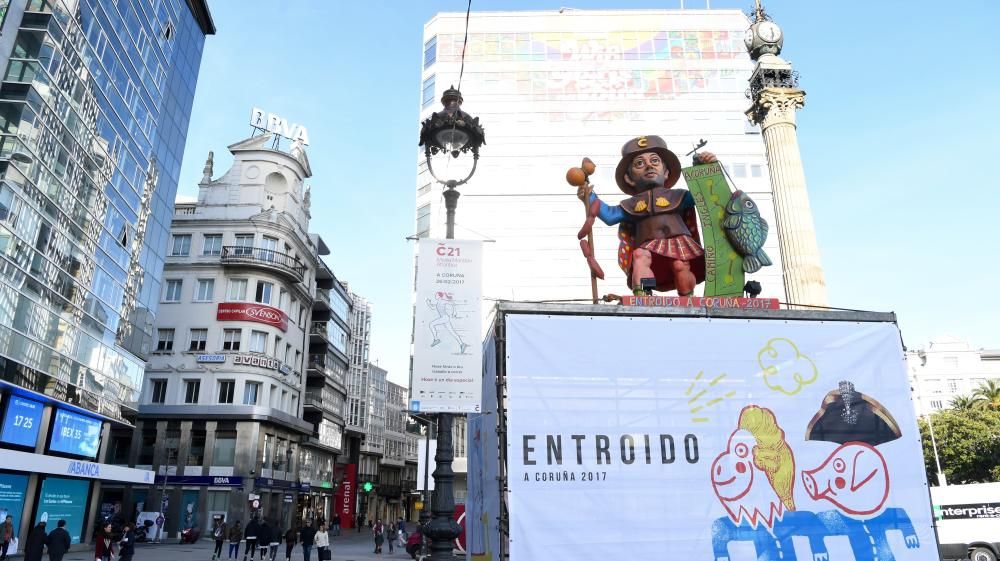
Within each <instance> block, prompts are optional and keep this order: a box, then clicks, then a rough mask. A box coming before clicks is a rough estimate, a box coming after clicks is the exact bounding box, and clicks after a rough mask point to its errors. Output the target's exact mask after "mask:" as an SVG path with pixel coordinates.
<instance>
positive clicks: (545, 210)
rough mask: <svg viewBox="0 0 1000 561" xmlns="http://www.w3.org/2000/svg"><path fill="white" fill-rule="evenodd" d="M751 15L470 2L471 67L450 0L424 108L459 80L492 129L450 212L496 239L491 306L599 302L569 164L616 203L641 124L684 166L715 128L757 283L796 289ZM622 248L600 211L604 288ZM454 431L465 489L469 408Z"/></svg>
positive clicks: (437, 204) (449, 164) (421, 222)
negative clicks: (744, 213) (765, 233)
mask: <svg viewBox="0 0 1000 561" xmlns="http://www.w3.org/2000/svg"><path fill="white" fill-rule="evenodd" d="M749 26H750V21H749V19H748V18H747V16H746V15H744V14H743V13H742V12H740V11H739V10H576V9H568V8H567V9H563V10H559V11H525V12H480V13H472V15H471V20H470V23H469V33H468V42H467V44H465V46H464V52H465V58H464V69H463V62H462V53H463V42H464V41H465V31H466V14H464V13H441V14H438V15H436V16H435V17H433V18H432V19H431V20H430V21H428V22H427V23H426V24H425V26H424V45H423V49H424V52H423V57H422V74H421V80H422V82H421V84H420V89H419V102H420V120H421V121H422V120H424V119H426V118H428V117H429V116H430V115H431V113H433V112H435V111H439V110H440V109H441V102H440V99H441V96H442V94H443V93H444V91H445V90H446V89H448V88H449V87H451V86H454V87H457V88H460V90H461V92H462V95H463V97H464V104H463V106H462V109H463V110H464V111H466V112H468V113H470V114H472V115H475V116H476V117H478V118H479V120H480V123H481V124H482V125H483V127H484V128H485V131H486V145H485V146H484V147H483V148H482V149H481V152H480V153H481V157H480V158H479V160H478V167H477V169H476V173H475V175H474V176H473V177H472V179H471V181H469V182H468V183H467V184H465V185H462V186H461V187H460V188H459V190H460V192H461V198H460V199H459V203H458V208H457V212H456V217H455V235H456V237H458V238H463V239H480V240H485V241H488V242H490V243H486V244H484V246H483V256H484V262H483V279H484V280H483V295H484V297H485V300H484V304H483V305H484V307H485V308H484V312H485V313H484V314H483V318H488V317H490V314H489V310H488V308H489V307H490V306H491V305H492V304H491V303H492V302H493V301H495V300H496V299H506V300H529V301H536V300H561V301H565V300H568V299H579V300H580V301H581V302H589V301H590V298H591V287H590V282H591V281H590V271H589V269H588V267H587V264H586V260H585V259H584V257H583V256H582V255H581V253H580V245H579V242H578V240H577V237H576V234H577V231H578V230H579V229H580V226H581V225H582V224H583V222H584V219H585V211H584V207H583V205H582V204H581V203H580V201H579V200H578V199H577V198H576V188H575V187H572V186H570V185H568V184H567V182H566V179H565V178H566V171H567V170H568V169H569V168H571V167H574V166H579V165H581V159H582V158H584V157H589V158H590V159H592V160H593V161H594V162H595V163H596V165H597V170H596V173H595V174H594V175H593V176H591V179H590V180H591V183H592V184H593V186H594V189H595V192H596V193H597V194H598V196H600V198H601V199H602V200H603V201H605V202H606V203H608V204H611V205H613V204H616V203H617V202H618V201H620V200H621V199H623V198H625V194H623V193H622V192H621V191H620V190H619V189H618V187H617V185H616V184H615V179H614V170H615V167H616V166H617V165H618V162H619V160H620V159H621V148H622V145H623V144H625V142H626V141H628V140H629V139H631V138H635V137H637V136H641V135H658V136H661V137H662V138H664V140H665V141H666V143H667V146H668V147H669V148H670V149H671V150H672V151H673V152H675V153H676V154H677V155H678V156H679V157H680V159H681V163H682V165H683V166H685V167H686V166H689V165H691V157H690V156H685V154H686V153H687V152H689V151H690V150H692V148H693V147H694V145H695V144H696V143H698V142H699V140H700V139H705V140H707V141H708V144H707V146H705V148H704V149H705V150H708V151H711V152H713V153H715V154H716V155H717V156H718V158H719V160H720V161H721V162H722V164H723V165H724V167H725V168H726V170H727V172H728V174H729V177H730V178H731V182H732V183H733V185H731V187H732V188H733V189H734V190H735V189H742V190H743V191H745V192H747V193H748V194H749V195H750V196H751V197H752V198H753V199H754V201H756V202H757V203H758V205H759V207H760V212H761V216H762V217H763V218H764V219H765V220H766V221H768V223H769V224H770V225H771V232H772V235H771V236H770V237H769V238H768V240H767V243H766V244H765V245H764V249H765V251H766V252H767V254H768V255H769V256H771V259H772V261H773V262H774V264H773V266H771V267H766V268H764V269H762V270H761V271H760V272H758V273H755V274H753V275H748V279H752V280H757V281H759V282H760V283H761V285H762V288H763V292H762V293H761V296H763V297H772V298H779V299H781V300H782V301H784V300H786V298H785V289H784V284H783V273H782V259H781V254H780V251H779V249H778V241H777V235H776V234H775V233H774V232H775V231H776V230H777V228H776V223H775V217H774V203H773V200H774V199H773V195H772V190H771V183H770V179H769V175H768V166H767V158H766V154H765V146H764V143H763V142H762V140H761V134H760V130H759V128H758V127H756V126H753V125H751V124H750V123H749V121H748V119H747V117H746V115H745V111H746V110H747V109H748V108H749V106H750V101H749V100H748V99H747V97H746V91H747V81H748V79H749V78H750V75H751V72H752V71H753V62H752V61H751V60H750V57H749V55H748V54H747V51H746V47H745V46H744V43H743V40H744V35H745V32H746V30H747V28H749ZM439 158H441V159H439V160H438V159H436V160H434V171H435V173H437V175H438V177H439V178H441V179H455V178H457V179H461V178H463V177H465V175H466V173H467V172H468V169H469V167H468V166H470V165H471V161H465V160H466V159H465V158H457V159H454V158H450V157H448V156H447V155H445V156H440V157H439ZM467 159H468V160H471V158H467ZM417 161H418V164H417V181H416V213H415V229H414V232H415V235H416V236H418V237H435V238H443V237H444V236H445V217H446V214H445V205H444V198H443V197H442V185H440V184H439V183H437V182H436V181H435V180H434V178H433V177H432V176H431V174H430V171H429V170H428V168H427V165H426V163H425V161H424V154H423V151H422V150H418V155H417ZM679 186H681V187H683V181H682V182H680V184H679ZM618 248H619V239H618V228H617V227H609V226H604V225H603V224H601V223H600V222H598V224H597V225H596V226H595V227H594V249H595V255H596V258H597V261H598V262H599V263H600V264H601V265H602V267H603V269H604V271H605V273H606V276H605V279H604V280H598V281H597V284H598V294H599V295H604V294H608V293H613V294H628V293H630V288H629V287H628V286H627V285H626V280H625V274H624V273H623V272H622V271H621V270H620V269H619V268H618V265H617V264H618ZM699 293H700V290H699ZM484 328H485V326H484ZM412 374H414V373H411V376H412ZM454 431H455V432H454V436H453V438H454V442H455V443H456V454H455V462H454V469H455V472H456V487H455V496H456V500H457V501H458V502H464V498H465V493H466V488H465V475H466V474H465V470H466V462H467V458H466V456H465V453H464V450H465V438H466V425H465V421H464V418H459V419H457V420H456V422H455V429H454Z"/></svg>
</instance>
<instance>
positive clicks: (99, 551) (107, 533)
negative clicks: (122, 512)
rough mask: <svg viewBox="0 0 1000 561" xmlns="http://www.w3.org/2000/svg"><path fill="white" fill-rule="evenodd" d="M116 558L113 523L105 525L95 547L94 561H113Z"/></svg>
mask: <svg viewBox="0 0 1000 561" xmlns="http://www.w3.org/2000/svg"><path fill="white" fill-rule="evenodd" d="M114 556H115V530H114V526H113V525H112V524H111V522H108V523H106V524H105V525H104V528H102V529H101V531H100V533H99V534H98V536H97V541H96V544H95V546H94V561H111V558H113V557H114Z"/></svg>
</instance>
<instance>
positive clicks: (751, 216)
mask: <svg viewBox="0 0 1000 561" xmlns="http://www.w3.org/2000/svg"><path fill="white" fill-rule="evenodd" d="M722 228H723V230H725V232H726V238H728V239H729V243H731V244H733V247H734V248H736V251H738V252H740V255H742V256H743V270H744V271H745V272H747V273H756V272H757V271H759V270H760V268H761V267H767V266H768V265H771V258H770V257H768V256H767V254H766V253H764V249H763V247H764V240H766V239H767V222H765V221H764V219H763V218H761V217H760V210H759V209H758V208H757V203H755V202H753V199H751V198H750V197H749V196H748V195H747V194H746V193H744V192H743V191H741V190H739V189H737V190H736V192H735V193H733V196H732V197H731V198H730V199H729V202H728V203H726V218H725V219H724V220H723V221H722Z"/></svg>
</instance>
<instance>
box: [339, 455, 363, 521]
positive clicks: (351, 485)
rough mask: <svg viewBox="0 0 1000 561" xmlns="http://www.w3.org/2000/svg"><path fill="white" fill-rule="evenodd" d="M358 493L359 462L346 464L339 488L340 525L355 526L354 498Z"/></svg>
mask: <svg viewBox="0 0 1000 561" xmlns="http://www.w3.org/2000/svg"><path fill="white" fill-rule="evenodd" d="M357 493H358V464H347V465H346V466H344V476H343V479H341V480H340V487H338V488H337V498H336V501H337V504H336V505H335V509H336V510H335V514H336V516H339V517H340V527H341V528H343V529H345V530H349V529H351V528H353V527H354V498H355V496H357Z"/></svg>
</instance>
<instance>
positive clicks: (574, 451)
mask: <svg viewBox="0 0 1000 561" xmlns="http://www.w3.org/2000/svg"><path fill="white" fill-rule="evenodd" d="M541 439H544V446H545V455H544V457H543V456H542V455H541V451H540V450H539V451H538V452H537V454H536V451H535V447H536V446H539V447H540V446H541V445H542V442H540V440H541ZM564 440H565V444H566V447H565V450H564V447H563V443H564ZM614 440H617V442H616V443H615V444H617V446H615V447H616V448H617V450H615V452H617V453H616V454H614V456H615V459H614V460H612V450H611V447H612V438H611V437H610V436H608V435H606V434H593V435H586V434H571V435H567V436H566V438H565V439H564V438H563V435H561V434H546V435H535V434H526V435H524V437H523V439H522V443H521V452H522V456H521V457H522V459H523V465H526V466H534V465H538V462H539V461H544V462H545V464H547V465H550V466H551V465H563V455H564V452H565V455H566V462H567V463H569V462H573V461H574V459H575V460H576V465H583V463H584V462H583V460H584V457H586V458H587V459H588V460H590V459H591V458H593V459H594V460H596V462H597V465H604V464H611V463H612V462H613V461H620V462H621V463H623V464H634V463H636V462H639V463H645V464H652V463H662V464H672V463H674V461H675V460H676V459H677V458H678V454H680V455H682V456H683V459H684V460H686V461H687V462H688V463H689V464H694V463H697V462H698V437H697V436H695V435H693V434H687V435H685V436H684V438H683V439H679V440H678V441H677V442H676V443H675V441H674V436H673V435H671V434H652V435H651V434H623V435H621V436H619V437H618V438H616V439H614ZM536 441H539V442H536ZM591 451H592V453H593V455H591Z"/></svg>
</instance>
